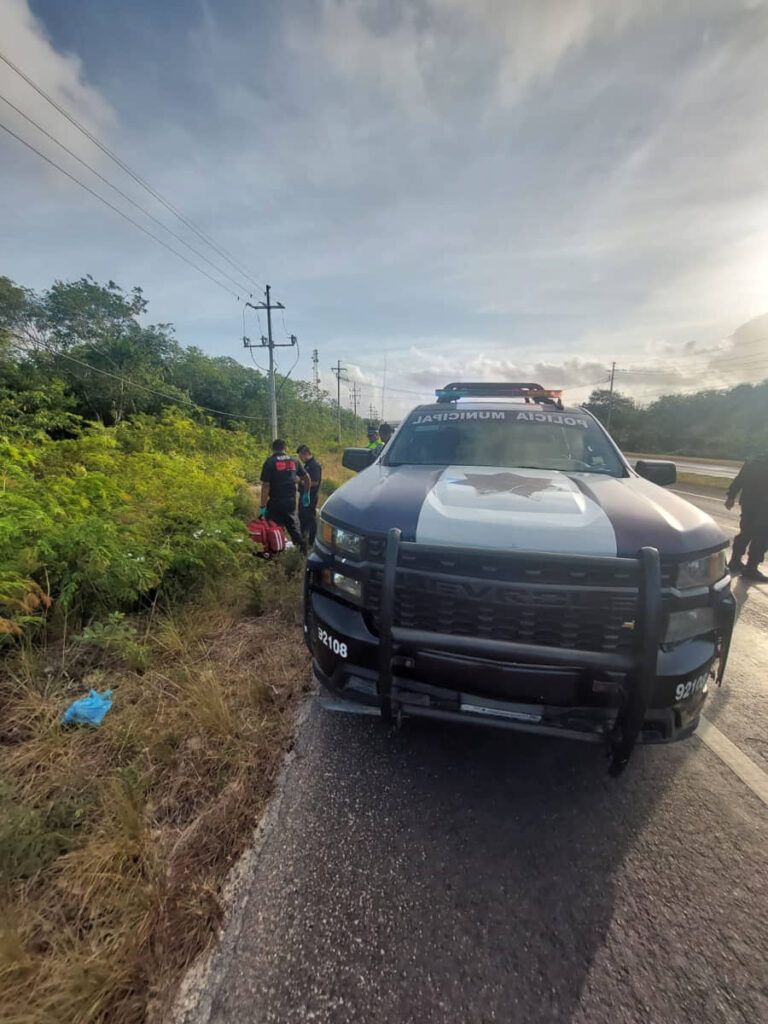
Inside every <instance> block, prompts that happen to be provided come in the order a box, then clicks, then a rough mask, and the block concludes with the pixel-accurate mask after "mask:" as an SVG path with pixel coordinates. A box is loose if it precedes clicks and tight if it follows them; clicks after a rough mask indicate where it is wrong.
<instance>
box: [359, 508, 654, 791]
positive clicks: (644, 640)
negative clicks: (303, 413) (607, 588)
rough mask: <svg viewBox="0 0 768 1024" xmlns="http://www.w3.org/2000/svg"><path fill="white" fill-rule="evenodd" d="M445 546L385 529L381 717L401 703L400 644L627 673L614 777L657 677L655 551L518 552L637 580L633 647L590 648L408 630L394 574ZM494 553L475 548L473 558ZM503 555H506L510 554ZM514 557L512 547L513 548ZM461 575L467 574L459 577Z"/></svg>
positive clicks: (613, 733)
mask: <svg viewBox="0 0 768 1024" xmlns="http://www.w3.org/2000/svg"><path fill="white" fill-rule="evenodd" d="M449 550H450V549H446V548H445V547H439V548H438V547H435V546H430V545H424V544H416V543H413V542H410V541H403V540H401V532H400V530H398V529H396V528H393V529H391V530H390V531H389V532H388V534H387V545H386V553H385V558H384V574H383V583H382V590H381V605H380V614H379V666H378V669H379V671H378V683H377V694H378V699H379V703H380V706H381V714H382V717H383V718H384V719H385V720H388V721H391V720H393V719H394V718H396V717H398V715H399V711H400V703H399V701H398V694H397V688H396V687H393V676H394V668H395V666H394V659H395V658H396V657H397V656H398V655H399V653H400V652H401V651H402V650H403V649H404V648H407V649H411V650H413V649H416V650H420V651H424V650H429V651H435V652H441V653H447V654H461V655H469V656H473V655H476V656H478V657H484V658H497V659H498V660H500V661H510V662H518V663H521V664H528V665H551V666H564V667H570V668H583V669H587V670H589V669H592V670H595V671H599V672H613V673H621V674H623V675H624V677H625V679H626V681H627V684H626V685H625V686H624V688H623V693H622V701H621V704H620V705H619V708H618V713H617V715H616V720H615V722H614V724H613V726H612V728H611V730H610V732H609V733H608V736H607V741H608V749H609V754H610V772H611V774H613V775H618V774H619V773H620V772H621V771H623V769H624V768H625V767H626V765H627V762H628V761H629V758H630V755H631V753H632V751H633V749H634V747H635V744H636V743H637V740H638V738H639V736H640V732H641V729H642V727H643V721H644V719H645V715H646V711H647V709H648V706H649V704H650V701H651V697H652V695H653V689H654V685H655V682H656V659H657V654H658V649H659V644H660V641H661V630H662V624H663V615H662V596H661V564H660V558H659V552H658V550H657V549H656V548H652V547H644V548H641V549H640V551H639V552H638V554H637V557H636V558H609V557H601V556H598V557H593V556H585V555H567V554H557V555H553V554H545V553H534V552H521V553H520V554H519V558H520V561H521V562H525V563H528V564H529V565H536V566H538V567H544V566H546V565H552V566H558V567H567V568H569V569H572V570H575V571H578V570H579V569H580V568H584V569H585V570H587V569H594V568H595V567H596V566H598V567H603V568H605V569H608V570H610V569H616V570H620V571H626V572H627V573H628V575H629V576H631V578H632V579H633V580H634V581H635V585H634V588H633V589H634V590H636V594H637V604H636V615H635V620H634V621H635V628H634V630H633V644H632V648H631V650H628V651H588V650H575V649H570V648H563V647H552V646H545V645H539V644H527V643H517V642H513V641H506V640H491V639H485V638H478V637H473V636H456V635H453V634H448V633H438V632H432V631H428V630H422V629H410V628H405V627H402V626H398V625H396V624H395V597H396V589H397V582H398V576H399V575H400V574H401V573H403V572H404V571H407V570H404V569H403V567H402V566H401V564H400V560H401V556H402V555H403V554H404V553H407V552H409V551H412V552H420V553H430V552H435V553H438V554H446V553H447V551H449ZM491 554H493V553H492V552H486V551H482V550H478V551H477V556H478V559H480V558H481V557H482V556H483V555H486V556H487V555H491ZM511 554H512V553H511V552H508V553H507V555H508V556H509V555H511ZM514 557H515V558H516V559H517V552H515V553H514ZM464 579H466V577H464Z"/></svg>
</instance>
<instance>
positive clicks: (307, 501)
mask: <svg viewBox="0 0 768 1024" xmlns="http://www.w3.org/2000/svg"><path fill="white" fill-rule="evenodd" d="M298 453H299V458H300V459H301V461H302V462H303V463H304V472H305V473H306V474H307V476H308V478H309V486H306V484H302V485H301V501H300V503H299V525H300V526H301V533H302V536H304V537H306V539H307V547H310V548H311V547H312V545H313V544H314V543H315V534H316V533H317V519H316V513H317V499H318V497H319V494H320V481H321V480H322V479H323V467H322V466H321V465H320V463H319V462H318V461H317V459H316V458H315V456H314V455H313V454H312V452H311V451H310V450H309V447H308V446H307V445H305V444H302V445H300V446H299V448H298Z"/></svg>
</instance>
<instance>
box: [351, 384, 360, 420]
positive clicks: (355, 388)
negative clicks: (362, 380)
mask: <svg viewBox="0 0 768 1024" xmlns="http://www.w3.org/2000/svg"><path fill="white" fill-rule="evenodd" d="M361 394H362V391H361V388H360V384H359V383H358V382H357V381H356V380H353V381H352V384H351V385H350V388H349V397H350V399H351V400H352V412H353V413H354V414H355V419H357V403H358V402H359V401H360V396H361Z"/></svg>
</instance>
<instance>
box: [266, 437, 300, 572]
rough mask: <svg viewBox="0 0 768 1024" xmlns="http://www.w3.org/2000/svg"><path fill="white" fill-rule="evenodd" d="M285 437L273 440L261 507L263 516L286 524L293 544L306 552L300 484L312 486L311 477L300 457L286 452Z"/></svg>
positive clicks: (281, 524) (279, 523) (267, 463)
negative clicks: (299, 511)
mask: <svg viewBox="0 0 768 1024" xmlns="http://www.w3.org/2000/svg"><path fill="white" fill-rule="evenodd" d="M285 449H286V444H285V441H283V440H282V438H277V439H276V440H274V441H273V442H272V454H271V455H270V456H269V458H268V459H267V460H266V461H265V463H264V465H263V466H262V469H261V508H260V509H259V517H260V518H265V517H266V518H267V519H269V520H271V521H272V522H273V523H277V524H278V525H279V526H284V527H285V529H286V530H287V531H288V534H289V536H290V538H291V540H292V541H293V543H294V544H295V545H296V546H297V547H298V548H301V550H302V551H303V552H304V553H306V550H307V547H306V544H305V543H304V538H303V537H302V536H301V530H300V528H299V523H298V520H297V518H296V485H297V482H298V481H301V483H302V484H303V485H305V486H307V487H309V477H308V476H307V474H306V473H305V472H304V469H303V467H302V465H301V463H300V462H299V461H298V459H295V458H294V457H293V456H291V455H286V453H285Z"/></svg>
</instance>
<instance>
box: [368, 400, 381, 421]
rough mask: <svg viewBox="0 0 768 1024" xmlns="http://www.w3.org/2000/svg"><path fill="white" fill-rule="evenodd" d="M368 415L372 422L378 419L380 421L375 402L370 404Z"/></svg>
mask: <svg viewBox="0 0 768 1024" xmlns="http://www.w3.org/2000/svg"><path fill="white" fill-rule="evenodd" d="M368 417H369V419H370V420H371V422H373V420H376V421H377V422H378V419H379V414H378V411H377V409H376V406H375V405H374V404H373V402H371V404H370V405H369V406H368Z"/></svg>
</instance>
